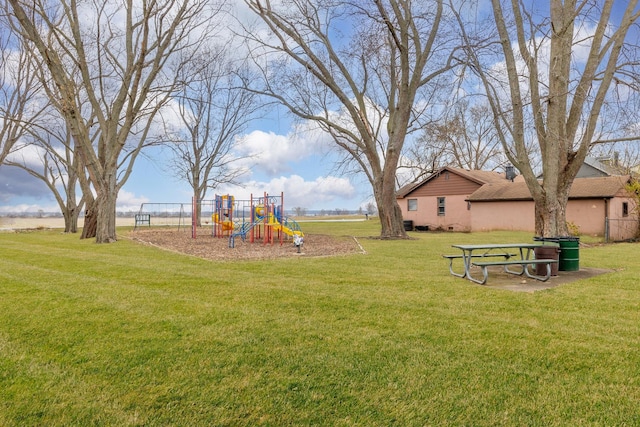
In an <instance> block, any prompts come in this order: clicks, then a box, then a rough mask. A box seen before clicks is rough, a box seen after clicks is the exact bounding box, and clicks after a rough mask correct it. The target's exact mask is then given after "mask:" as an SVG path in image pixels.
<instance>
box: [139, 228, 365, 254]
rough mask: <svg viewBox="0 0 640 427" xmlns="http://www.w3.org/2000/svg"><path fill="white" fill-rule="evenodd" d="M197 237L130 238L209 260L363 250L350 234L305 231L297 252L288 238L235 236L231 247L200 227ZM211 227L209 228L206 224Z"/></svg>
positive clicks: (147, 233)
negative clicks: (270, 241)
mask: <svg viewBox="0 0 640 427" xmlns="http://www.w3.org/2000/svg"><path fill="white" fill-rule="evenodd" d="M200 229H201V231H202V232H201V233H200V234H198V238H197V239H193V238H191V234H189V233H187V232H185V231H179V230H177V229H175V228H156V229H154V228H149V229H139V230H137V231H135V232H131V234H130V236H131V238H132V239H133V240H135V241H138V242H142V243H145V244H149V245H153V246H157V247H160V248H163V249H166V250H170V251H173V252H178V253H182V254H187V255H191V256H195V257H198V258H204V259H209V260H229V261H231V260H267V259H277V258H292V257H299V256H304V257H326V256H336V255H347V254H355V253H362V252H363V250H362V248H361V247H360V245H359V243H358V241H357V240H356V239H355V238H353V237H349V236H330V235H325V234H305V236H304V245H303V246H302V249H301V251H300V252H298V251H297V248H296V247H295V246H294V244H293V242H292V241H291V240H289V241H287V242H284V244H282V245H280V244H279V243H274V244H266V245H265V244H262V243H250V242H249V241H248V240H246V241H244V242H243V241H241V240H240V239H238V241H236V244H235V246H234V247H233V248H229V245H228V239H220V238H217V237H214V236H212V235H211V233H210V232H208V233H207V232H206V230H208V228H207V227H206V226H205V227H200ZM209 229H210V227H209Z"/></svg>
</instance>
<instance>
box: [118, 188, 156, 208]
mask: <svg viewBox="0 0 640 427" xmlns="http://www.w3.org/2000/svg"><path fill="white" fill-rule="evenodd" d="M148 202H149V199H148V198H146V197H144V196H136V195H135V194H133V193H131V192H129V191H126V190H120V192H119V193H118V201H117V206H116V209H117V210H119V211H125V212H126V211H138V209H140V205H141V204H142V203H148Z"/></svg>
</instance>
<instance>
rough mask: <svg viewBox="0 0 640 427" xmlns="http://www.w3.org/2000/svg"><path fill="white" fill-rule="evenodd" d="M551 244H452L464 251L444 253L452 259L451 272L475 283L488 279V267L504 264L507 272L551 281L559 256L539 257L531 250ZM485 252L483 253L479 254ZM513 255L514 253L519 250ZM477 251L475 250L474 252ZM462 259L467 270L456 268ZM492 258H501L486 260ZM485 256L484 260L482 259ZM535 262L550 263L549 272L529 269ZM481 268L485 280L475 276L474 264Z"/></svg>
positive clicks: (546, 264)
mask: <svg viewBox="0 0 640 427" xmlns="http://www.w3.org/2000/svg"><path fill="white" fill-rule="evenodd" d="M543 245H547V246H548V245H549V244H548V243H545V244H543V243H502V244H481V245H452V247H454V248H457V249H460V250H461V251H462V253H461V254H457V255H443V257H445V258H447V259H449V271H450V272H451V274H452V275H454V276H457V277H463V278H464V277H466V278H467V279H469V280H471V281H472V282H475V283H478V284H481V285H484V284H485V283H486V282H487V279H488V277H489V273H488V271H487V269H488V267H492V266H501V267H503V268H504V271H505V272H507V273H510V274H515V275H518V276H521V275H523V274H524V275H525V276H527V277H529V278H531V279H535V280H540V281H543V282H545V281H547V280H549V278H550V277H551V265H552V264H554V263H557V262H558V260H557V259H551V258H542V259H536V258H535V257H532V256H531V252H532V251H533V250H534V249H535V248H538V247H541V246H543ZM479 251H481V252H482V253H478V252H479ZM516 251H517V253H516V254H513V253H511V252H516ZM474 252H475V253H474ZM460 258H461V259H462V261H463V265H464V271H463V273H456V272H454V271H453V266H452V264H453V260H454V259H460ZM488 258H497V259H491V260H488V261H485V259H488ZM478 259H481V260H478ZM534 265H544V266H546V274H543V275H540V274H534V273H532V272H531V271H530V270H529V268H530V267H531V266H534ZM474 266H475V267H480V268H481V269H482V279H476V278H475V277H473V276H472V275H471V268H472V267H474ZM511 266H519V267H520V269H519V270H512V269H509V267H511Z"/></svg>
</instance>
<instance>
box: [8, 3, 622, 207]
mask: <svg viewBox="0 0 640 427" xmlns="http://www.w3.org/2000/svg"><path fill="white" fill-rule="evenodd" d="M238 4H242V2H241V1H238ZM622 4H624V2H617V3H616V5H617V6H616V11H618V12H619V9H620V5H622ZM240 12H242V11H240ZM244 12H245V13H246V11H244ZM301 128H304V124H300V123H296V122H294V121H293V120H292V118H291V117H290V116H289V114H288V112H287V111H286V110H285V109H284V108H282V107H281V108H276V107H274V108H272V109H271V110H270V114H268V115H267V116H265V117H263V118H261V119H260V120H256V121H254V122H252V123H251V124H250V126H249V127H248V128H247V129H246V131H245V132H244V133H243V134H242V135H238V140H239V141H242V143H240V144H239V145H238V147H237V150H238V152H239V154H241V155H245V156H247V157H250V160H243V163H242V164H239V166H241V167H243V169H245V170H247V173H246V174H245V175H244V176H243V177H242V183H243V186H242V187H237V186H233V187H232V186H222V187H220V188H217V189H215V190H210V191H209V193H208V194H207V196H206V199H208V200H211V199H213V198H214V195H215V194H231V195H234V196H235V198H236V199H249V197H250V195H251V194H253V195H254V196H255V195H258V196H262V195H263V194H264V193H265V192H267V193H268V194H270V195H280V193H281V192H284V200H285V209H295V208H304V209H306V210H309V211H311V210H335V209H347V210H354V211H355V210H358V209H360V208H362V209H366V207H367V205H369V204H371V203H372V201H373V200H372V196H371V187H370V185H369V183H368V182H366V180H365V179H364V177H362V176H361V177H354V176H349V177H346V176H340V175H339V174H338V173H337V172H336V171H335V168H334V166H335V163H334V162H335V160H336V154H335V152H334V151H333V150H331V149H330V146H331V144H330V142H328V141H326V139H325V138H323V136H322V135H318V134H317V133H314V132H304V131H301ZM167 152H168V150H164V151H163V150H161V149H159V148H151V149H149V150H147V151H146V152H145V155H144V156H141V157H139V158H138V159H137V160H136V164H135V167H134V170H133V173H132V174H131V176H130V178H129V179H128V181H127V183H126V184H125V185H124V187H123V188H122V190H121V191H120V193H119V195H118V205H117V209H118V211H121V212H132V211H138V210H139V209H140V207H141V205H142V204H143V203H190V202H191V191H190V188H189V185H188V183H187V182H185V181H180V180H179V179H177V178H176V177H175V175H174V174H173V173H172V171H171V170H170V169H169V163H168V161H167ZM38 211H44V212H59V208H58V205H57V203H56V201H55V200H54V198H53V195H52V193H51V192H50V190H49V189H48V188H47V187H46V185H45V184H44V183H43V182H41V181H39V180H38V179H36V178H34V177H31V176H29V175H28V174H27V173H26V172H24V171H22V170H20V169H18V168H15V167H7V166H0V215H3V214H8V213H32V214H33V213H37V212H38Z"/></svg>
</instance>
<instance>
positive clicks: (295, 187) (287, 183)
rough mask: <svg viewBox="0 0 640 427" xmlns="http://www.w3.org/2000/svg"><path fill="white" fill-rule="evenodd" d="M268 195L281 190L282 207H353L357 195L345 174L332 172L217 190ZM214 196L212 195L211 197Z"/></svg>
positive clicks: (243, 195)
mask: <svg viewBox="0 0 640 427" xmlns="http://www.w3.org/2000/svg"><path fill="white" fill-rule="evenodd" d="M265 192H266V193H267V194H268V195H269V196H277V197H279V196H280V194H281V193H284V206H285V209H292V208H295V207H301V208H306V209H332V208H355V207H356V205H357V200H354V199H356V198H357V197H358V195H357V191H356V189H355V188H354V186H353V185H352V184H351V182H349V180H348V179H346V178H339V177H334V176H326V177H318V178H316V179H315V180H313V181H305V179H304V178H302V177H301V176H299V175H291V176H288V177H285V176H280V177H278V178H274V179H272V180H271V181H269V182H259V181H251V182H248V183H246V184H245V186H244V188H237V187H233V188H232V187H221V188H219V189H218V191H217V193H218V194H231V195H233V196H234V197H235V198H236V200H249V199H250V198H251V195H253V198H254V199H255V198H256V197H263V196H264V193H265ZM212 198H213V197H212Z"/></svg>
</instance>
